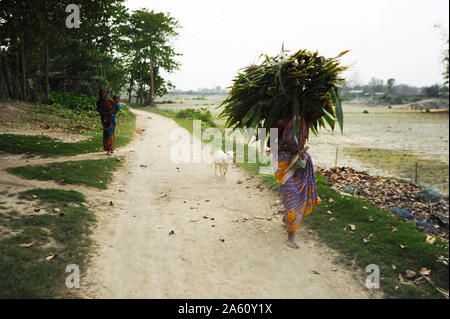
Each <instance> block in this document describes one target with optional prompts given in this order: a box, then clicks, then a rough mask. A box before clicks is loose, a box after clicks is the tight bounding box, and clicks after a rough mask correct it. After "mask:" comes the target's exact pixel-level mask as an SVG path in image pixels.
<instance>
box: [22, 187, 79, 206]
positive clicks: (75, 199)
mask: <svg viewBox="0 0 450 319" xmlns="http://www.w3.org/2000/svg"><path fill="white" fill-rule="evenodd" d="M19 198H20V199H25V200H27V201H33V200H39V201H40V202H42V203H45V202H52V203H58V204H67V203H82V202H84V201H85V200H86V199H85V197H84V195H83V194H82V193H79V192H77V191H73V190H68V191H66V190H62V189H43V188H37V189H31V190H28V191H24V192H21V193H19Z"/></svg>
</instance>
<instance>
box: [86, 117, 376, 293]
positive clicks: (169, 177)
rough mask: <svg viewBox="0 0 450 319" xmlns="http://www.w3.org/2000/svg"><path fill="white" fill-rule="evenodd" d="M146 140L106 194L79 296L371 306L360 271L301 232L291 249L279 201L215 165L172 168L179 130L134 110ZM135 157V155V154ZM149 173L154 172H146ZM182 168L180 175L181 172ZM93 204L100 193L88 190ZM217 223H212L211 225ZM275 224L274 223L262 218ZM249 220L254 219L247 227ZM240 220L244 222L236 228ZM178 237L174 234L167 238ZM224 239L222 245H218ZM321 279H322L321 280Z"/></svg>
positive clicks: (138, 139)
mask: <svg viewBox="0 0 450 319" xmlns="http://www.w3.org/2000/svg"><path fill="white" fill-rule="evenodd" d="M134 112H135V113H136V115H137V121H138V122H137V127H138V128H141V129H145V132H144V134H143V135H141V136H137V137H136V139H135V141H134V142H133V143H132V144H131V145H130V146H129V147H128V150H122V152H121V153H122V154H124V153H127V154H128V155H127V161H126V164H125V166H124V168H123V169H120V170H119V171H118V172H117V173H116V174H115V179H114V180H115V182H114V183H113V185H111V187H110V188H109V189H108V190H107V191H103V192H101V198H102V202H103V203H106V202H107V201H109V200H112V201H113V203H114V206H112V207H111V206H108V205H104V206H102V205H100V206H98V207H97V211H96V213H97V216H98V226H97V228H96V229H95V230H94V234H93V239H94V241H95V249H94V252H93V253H92V255H91V256H90V257H91V259H90V260H91V261H90V264H89V266H88V269H87V273H86V274H84V275H83V276H82V282H84V283H86V282H91V283H94V284H92V285H87V286H82V288H81V294H82V295H84V296H89V297H97V298H368V297H370V296H371V293H372V292H369V291H368V290H367V289H366V288H365V287H364V286H363V285H362V284H361V282H360V280H358V279H357V276H356V272H353V271H350V270H346V269H342V267H341V266H338V265H335V264H333V262H332V260H333V257H334V256H335V255H336V254H335V253H334V252H333V251H331V250H330V249H328V248H326V247H324V246H323V245H320V244H319V243H318V242H317V241H316V240H315V239H314V234H311V233H309V232H308V231H307V229H306V228H305V227H301V231H300V233H299V242H300V249H298V250H292V249H290V248H288V247H286V235H285V234H283V232H282V228H281V222H280V219H281V215H274V212H276V211H277V207H274V206H273V203H274V202H275V201H277V200H278V197H277V196H276V195H275V194H273V192H271V191H268V190H259V189H258V188H256V184H257V182H256V181H254V180H252V179H249V181H246V182H244V183H241V184H238V183H237V181H238V179H241V180H245V176H244V173H243V172H241V171H239V170H238V169H237V168H232V170H231V172H230V174H229V176H227V178H226V179H223V178H222V177H219V176H214V172H213V167H212V164H211V165H207V164H174V163H172V162H171V161H170V147H171V145H172V144H173V143H174V142H171V141H170V140H169V134H168V132H170V131H171V130H172V129H174V128H176V127H177V124H176V123H175V122H174V121H172V120H171V119H167V118H165V117H162V116H159V115H156V114H151V119H150V118H149V113H146V112H145V111H137V110H136V111H134ZM133 150H134V151H133ZM141 165H146V167H142V166H141ZM177 166H178V167H179V170H178V169H177ZM87 195H88V196H89V197H90V200H91V202H93V201H96V200H98V198H99V193H98V192H96V193H94V192H88V194H87ZM204 216H209V218H204ZM260 217H269V218H272V219H271V220H267V219H261V218H260ZM244 218H248V220H246V221H243V220H245V219H244ZM237 219H238V220H239V221H236V220H237ZM171 231H174V232H175V233H174V234H173V235H169V232H171ZM219 238H223V239H224V242H222V241H219ZM315 272H317V273H318V274H317V273H315Z"/></svg>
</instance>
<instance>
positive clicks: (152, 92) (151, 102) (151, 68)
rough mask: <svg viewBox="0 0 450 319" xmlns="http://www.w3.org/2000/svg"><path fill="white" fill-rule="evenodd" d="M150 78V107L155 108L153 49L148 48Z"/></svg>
mask: <svg viewBox="0 0 450 319" xmlns="http://www.w3.org/2000/svg"><path fill="white" fill-rule="evenodd" d="M150 78H151V82H152V83H151V86H152V88H151V91H150V92H151V93H150V105H151V106H155V78H154V74H153V49H152V48H151V47H150Z"/></svg>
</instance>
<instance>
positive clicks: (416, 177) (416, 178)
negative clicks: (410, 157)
mask: <svg viewBox="0 0 450 319" xmlns="http://www.w3.org/2000/svg"><path fill="white" fill-rule="evenodd" d="M414 180H415V181H416V184H417V183H418V164H417V162H416V176H415V179H414Z"/></svg>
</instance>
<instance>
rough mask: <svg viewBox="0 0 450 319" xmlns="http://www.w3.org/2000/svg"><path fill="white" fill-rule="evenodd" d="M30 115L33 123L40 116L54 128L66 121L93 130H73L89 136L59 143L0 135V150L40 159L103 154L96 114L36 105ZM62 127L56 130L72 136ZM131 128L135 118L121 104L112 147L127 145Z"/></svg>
mask: <svg viewBox="0 0 450 319" xmlns="http://www.w3.org/2000/svg"><path fill="white" fill-rule="evenodd" d="M32 112H34V113H33V116H35V117H36V122H39V118H40V117H43V116H46V117H45V123H48V122H51V123H52V126H55V127H58V126H61V125H62V124H61V123H65V122H67V121H68V123H70V125H71V126H76V125H83V126H88V127H89V126H91V127H93V129H92V130H85V131H84V132H79V131H77V132H76V133H81V134H86V135H89V136H90V137H89V138H88V139H86V140H83V141H80V142H74V143H67V142H61V141H58V140H55V139H52V138H50V137H48V136H33V135H15V134H0V151H3V152H6V153H11V154H28V155H30V156H36V155H39V156H42V157H53V156H55V157H56V156H73V155H77V154H84V153H91V152H100V151H103V146H102V139H103V131H102V130H101V128H100V117H99V116H98V115H95V116H93V115H92V113H87V114H84V113H80V112H79V111H74V110H70V109H66V108H64V107H62V106H58V105H56V106H36V109H34V110H33V111H32ZM35 113H36V114H35ZM50 119H51V120H50ZM42 121H44V120H42ZM52 121H53V122H52ZM64 125H66V124H64ZM64 125H62V127H60V128H61V129H64V130H65V131H66V132H67V133H74V132H73V131H70V130H67V129H65V128H66V126H64ZM135 127H136V116H135V115H134V114H133V113H132V112H130V110H128V108H127V107H126V106H125V105H123V107H122V110H121V111H120V112H119V113H118V115H117V128H116V133H115V135H116V139H115V142H114V145H115V147H122V146H125V145H127V144H128V143H129V142H130V141H131V137H132V134H133V132H134V130H135Z"/></svg>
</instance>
